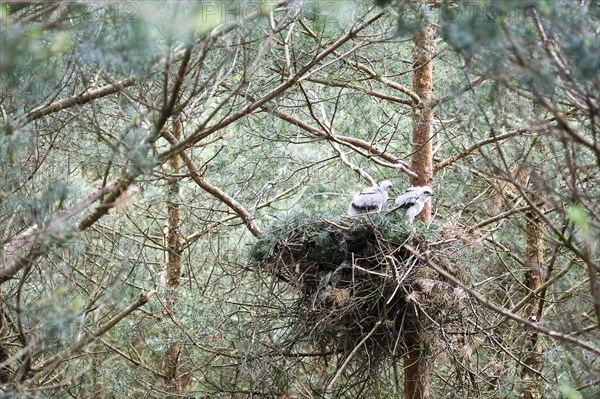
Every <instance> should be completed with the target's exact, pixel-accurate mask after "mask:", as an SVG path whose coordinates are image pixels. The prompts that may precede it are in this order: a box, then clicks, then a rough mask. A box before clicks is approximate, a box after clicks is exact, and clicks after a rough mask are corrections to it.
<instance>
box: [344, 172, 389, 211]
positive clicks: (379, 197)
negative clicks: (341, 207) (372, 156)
mask: <svg viewBox="0 0 600 399" xmlns="http://www.w3.org/2000/svg"><path fill="white" fill-rule="evenodd" d="M391 188H392V182H391V181H389V180H384V181H382V182H381V184H380V185H379V186H372V187H369V188H366V189H364V190H363V191H362V192H360V193H358V194H356V195H355V196H354V197H353V198H352V201H351V202H350V206H348V216H358V215H360V214H363V213H371V212H375V213H376V212H379V211H381V208H382V207H383V204H385V203H386V201H387V200H388V191H389V190H390V189H391Z"/></svg>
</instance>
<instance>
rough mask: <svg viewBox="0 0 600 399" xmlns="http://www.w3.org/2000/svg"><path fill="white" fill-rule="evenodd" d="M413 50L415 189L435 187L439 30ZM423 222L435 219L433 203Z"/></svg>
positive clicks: (421, 36) (420, 36)
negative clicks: (435, 83) (435, 74)
mask: <svg viewBox="0 0 600 399" xmlns="http://www.w3.org/2000/svg"><path fill="white" fill-rule="evenodd" d="M414 42H415V47H414V49H413V68H414V70H413V90H414V92H415V93H416V94H417V95H418V96H419V97H420V99H421V103H420V104H419V106H417V107H415V108H413V134H412V169H413V171H415V172H416V173H417V175H418V176H417V177H413V178H411V184H412V185H413V186H431V183H432V181H433V162H432V157H431V135H432V131H433V129H432V128H433V124H432V122H433V108H431V107H430V102H431V93H432V91H433V78H432V67H431V60H432V58H433V55H434V52H435V29H434V27H433V26H432V25H427V26H426V27H425V28H424V29H423V30H422V31H420V32H417V33H416V34H415V36H414ZM419 217H420V218H421V220H423V221H428V220H429V218H430V217H431V202H430V201H427V202H426V203H425V208H423V212H421V214H420V215H419Z"/></svg>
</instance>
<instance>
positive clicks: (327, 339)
mask: <svg viewBox="0 0 600 399" xmlns="http://www.w3.org/2000/svg"><path fill="white" fill-rule="evenodd" d="M425 235H429V236H431V235H434V236H435V235H436V232H435V231H433V230H427V229H426V228H425V227H424V226H423V225H422V224H417V225H416V227H415V228H413V226H409V225H406V224H405V222H404V220H403V218H402V217H401V216H399V215H398V214H375V215H369V216H362V217H360V218H355V219H349V218H336V219H324V218H305V217H297V218H295V219H292V220H289V221H287V222H286V223H284V224H282V225H280V226H278V227H274V228H272V229H271V230H270V231H268V232H266V233H265V234H264V235H263V236H262V237H261V239H260V240H259V241H258V242H257V243H256V244H255V245H254V247H253V248H252V251H251V259H252V262H253V263H254V265H255V266H256V267H258V268H259V270H260V271H261V272H266V273H269V274H272V275H274V276H276V277H277V278H278V279H279V280H280V281H282V282H284V283H286V284H288V285H289V286H290V288H291V289H292V291H293V292H296V293H297V298H296V301H295V302H294V303H293V305H292V306H291V309H289V310H290V313H291V316H292V318H293V320H294V322H293V324H294V325H293V328H291V329H290V333H289V335H288V336H287V338H286V340H287V341H288V342H287V343H288V344H289V347H292V346H294V345H296V343H310V344H311V345H313V346H314V347H315V348H318V349H319V350H320V351H321V353H323V354H328V355H330V354H334V353H335V354H341V355H342V356H344V355H346V356H347V355H349V354H350V353H351V352H352V351H353V350H354V349H355V348H356V347H357V345H359V344H360V345H362V348H361V349H362V350H359V351H354V352H355V353H354V354H353V357H354V359H353V360H354V361H355V362H358V365H359V366H360V365H361V364H362V365H364V366H365V367H367V368H369V369H371V367H372V366H373V365H374V364H377V363H379V362H380V361H382V360H385V359H389V358H395V357H399V356H402V355H403V354H404V353H405V350H404V348H405V346H404V335H405V334H406V332H407V331H408V330H410V329H414V328H415V326H414V325H411V323H414V320H416V318H415V317H414V316H415V315H416V312H417V309H419V312H425V313H427V316H428V317H429V318H433V320H443V321H444V323H446V325H447V324H448V323H452V322H453V321H457V322H459V320H458V319H459V318H460V312H459V310H461V309H462V308H463V305H462V302H463V301H464V299H465V298H466V295H464V292H462V290H461V289H460V288H458V287H453V286H452V285H451V284H449V283H448V282H446V281H444V280H443V279H442V278H441V277H440V276H438V274H437V273H436V272H434V271H433V270H432V269H431V268H429V267H428V266H427V265H426V264H423V263H422V262H420V261H419V258H418V257H415V256H414V254H413V253H411V251H409V250H408V249H407V245H409V246H410V247H412V248H417V250H418V251H419V252H420V253H425V252H427V253H428V256H429V257H430V258H432V259H435V260H436V262H438V263H440V264H442V265H446V267H447V268H448V269H449V270H452V271H453V273H454V274H455V275H457V271H458V270H460V268H459V267H457V266H456V265H448V262H447V261H446V260H444V259H441V258H440V257H439V256H436V254H435V251H433V250H432V249H431V248H430V247H429V246H428V240H427V239H426V238H425ZM459 274H460V275H461V276H464V275H465V274H464V273H459ZM462 279H463V280H464V277H462Z"/></svg>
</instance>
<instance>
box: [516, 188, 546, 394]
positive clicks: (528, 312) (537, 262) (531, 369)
mask: <svg viewBox="0 0 600 399" xmlns="http://www.w3.org/2000/svg"><path fill="white" fill-rule="evenodd" d="M522 183H524V182H522ZM532 183H534V185H535V183H536V182H535V181H534V179H533V178H532ZM525 216H526V225H525V262H526V263H527V267H528V270H527V272H526V273H527V274H526V278H525V285H526V286H527V288H528V290H529V292H532V291H536V290H538V289H539V288H540V287H541V286H542V284H544V275H545V274H546V273H545V270H544V269H545V264H544V223H543V220H542V219H541V218H540V217H539V215H538V214H537V213H536V212H534V211H531V212H528V213H527V214H526V215H525ZM542 314H543V298H542V297H541V293H540V294H537V295H533V296H532V297H531V298H530V299H529V301H528V303H527V305H526V306H525V317H527V319H528V320H530V321H532V322H536V323H539V322H540V321H541V319H542ZM525 339H526V351H527V353H526V356H525V361H524V364H525V365H524V366H523V376H525V377H528V379H529V382H528V383H527V386H526V387H525V390H524V391H523V397H524V398H525V399H539V398H541V392H540V389H539V386H538V385H539V381H538V380H539V375H540V370H541V367H542V352H543V349H544V348H543V346H542V340H541V337H540V334H539V333H538V332H536V331H533V330H529V331H527V336H526V338H525Z"/></svg>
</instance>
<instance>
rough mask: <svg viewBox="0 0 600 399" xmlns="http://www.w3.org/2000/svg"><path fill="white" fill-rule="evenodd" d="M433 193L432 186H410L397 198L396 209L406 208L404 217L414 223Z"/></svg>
mask: <svg viewBox="0 0 600 399" xmlns="http://www.w3.org/2000/svg"><path fill="white" fill-rule="evenodd" d="M432 195H433V191H432V190H431V187H429V186H424V187H409V188H407V189H406V190H405V191H404V192H403V193H402V194H400V195H399V196H398V198H396V200H395V201H394V204H395V205H396V208H395V209H398V208H400V209H404V210H405V211H406V213H405V214H404V217H405V218H406V221H407V222H408V223H411V224H412V223H413V222H414V220H415V217H416V216H417V215H418V214H419V213H421V211H422V210H423V207H424V206H425V202H427V200H428V199H429V198H431V196H432Z"/></svg>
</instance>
